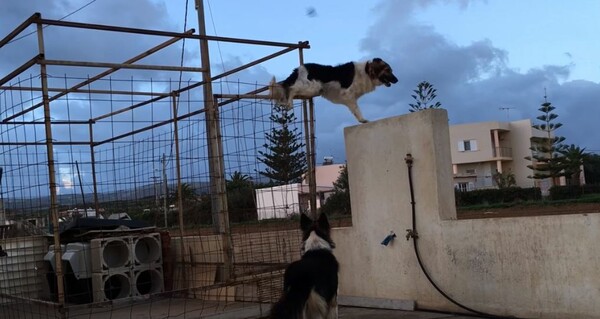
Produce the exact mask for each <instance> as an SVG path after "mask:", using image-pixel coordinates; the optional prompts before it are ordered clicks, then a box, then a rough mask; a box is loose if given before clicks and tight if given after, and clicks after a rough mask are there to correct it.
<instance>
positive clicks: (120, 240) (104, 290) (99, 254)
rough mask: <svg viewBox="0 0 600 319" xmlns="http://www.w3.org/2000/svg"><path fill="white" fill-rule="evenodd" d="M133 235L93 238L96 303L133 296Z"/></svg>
mask: <svg viewBox="0 0 600 319" xmlns="http://www.w3.org/2000/svg"><path fill="white" fill-rule="evenodd" d="M132 243H133V237H131V236H123V237H109V238H96V239H92V240H91V241H90V247H91V257H92V289H93V294H94V302H101V301H110V300H115V299H122V298H127V297H131V296H133V289H132V287H133V271H132V266H133V253H132V245H133V244H132Z"/></svg>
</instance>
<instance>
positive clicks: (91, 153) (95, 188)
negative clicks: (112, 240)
mask: <svg viewBox="0 0 600 319" xmlns="http://www.w3.org/2000/svg"><path fill="white" fill-rule="evenodd" d="M93 125H94V123H93V122H92V121H90V122H89V124H88V126H89V131H90V161H91V165H92V184H93V187H94V209H95V210H96V217H99V216H100V205H99V203H98V181H97V180H96V155H95V154H94V126H93Z"/></svg>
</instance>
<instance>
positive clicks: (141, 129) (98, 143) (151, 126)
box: [94, 109, 204, 146]
mask: <svg viewBox="0 0 600 319" xmlns="http://www.w3.org/2000/svg"><path fill="white" fill-rule="evenodd" d="M201 113H204V109H201V110H197V111H194V112H191V113H187V114H185V115H182V116H178V117H177V120H178V121H181V120H185V119H187V118H190V117H192V116H194V115H198V114H201ZM172 122H173V120H172V119H171V120H165V121H161V122H158V123H156V124H152V125H150V126H146V127H143V128H140V129H137V130H134V131H130V132H129V133H125V134H121V135H118V136H114V137H111V138H109V139H106V140H103V141H100V142H96V143H94V146H98V145H102V144H106V143H109V142H112V141H116V140H118V139H121V138H124V137H127V136H131V135H135V134H138V133H141V132H145V131H148V130H151V129H153V128H157V127H161V126H163V125H167V124H170V123H172Z"/></svg>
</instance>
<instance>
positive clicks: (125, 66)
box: [0, 59, 202, 84]
mask: <svg viewBox="0 0 600 319" xmlns="http://www.w3.org/2000/svg"><path fill="white" fill-rule="evenodd" d="M39 63H42V64H46V65H62V66H79V67H94V68H120V69H137V70H159V71H184V72H202V68H194V67H186V66H167V65H150V64H127V63H109V62H87V61H63V60H46V59H42V60H40V61H39ZM0 84H1V83H0Z"/></svg>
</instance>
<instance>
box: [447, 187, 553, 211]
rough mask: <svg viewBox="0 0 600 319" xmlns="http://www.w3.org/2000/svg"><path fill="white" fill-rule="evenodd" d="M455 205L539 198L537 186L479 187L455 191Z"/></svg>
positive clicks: (510, 201)
mask: <svg viewBox="0 0 600 319" xmlns="http://www.w3.org/2000/svg"><path fill="white" fill-rule="evenodd" d="M455 198H456V206H472V205H481V204H498V203H512V202H517V201H528V200H539V199H541V198H542V193H541V191H540V189H539V188H537V187H532V188H521V187H508V188H502V189H479V190H474V191H469V192H461V191H459V190H456V191H455Z"/></svg>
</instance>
